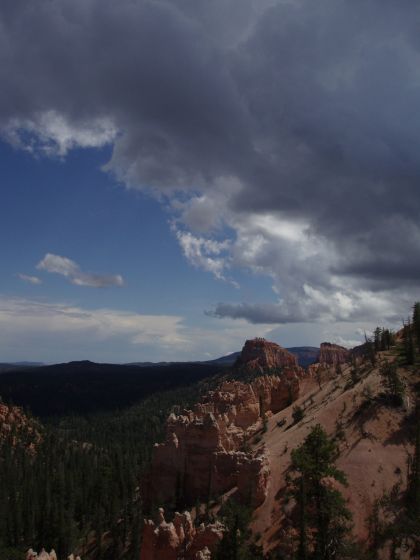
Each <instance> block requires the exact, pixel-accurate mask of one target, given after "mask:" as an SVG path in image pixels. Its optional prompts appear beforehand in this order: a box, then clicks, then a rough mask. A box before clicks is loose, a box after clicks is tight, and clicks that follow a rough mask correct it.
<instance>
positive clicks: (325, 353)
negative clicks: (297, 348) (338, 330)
mask: <svg viewBox="0 0 420 560" xmlns="http://www.w3.org/2000/svg"><path fill="white" fill-rule="evenodd" d="M350 355H351V353H350V350H347V348H344V347H343V346H338V344H331V343H330V342H323V343H322V344H321V346H320V349H319V355H318V360H317V362H318V363H320V364H322V365H326V366H336V365H337V364H344V363H346V362H348V361H349V359H350Z"/></svg>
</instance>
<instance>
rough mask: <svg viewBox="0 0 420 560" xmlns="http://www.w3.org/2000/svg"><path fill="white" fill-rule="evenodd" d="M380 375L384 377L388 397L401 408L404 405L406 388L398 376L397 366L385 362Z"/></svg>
mask: <svg viewBox="0 0 420 560" xmlns="http://www.w3.org/2000/svg"><path fill="white" fill-rule="evenodd" d="M380 374H381V375H382V377H383V379H384V383H385V387H386V396H387V397H388V399H389V400H390V401H391V402H392V403H393V404H395V405H397V406H401V405H402V403H403V398H404V393H405V388H404V384H403V382H402V381H401V379H400V376H399V375H398V370H397V364H396V363H395V362H393V363H390V362H388V361H385V362H383V363H382V364H381V368H380Z"/></svg>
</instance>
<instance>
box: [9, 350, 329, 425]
mask: <svg viewBox="0 0 420 560" xmlns="http://www.w3.org/2000/svg"><path fill="white" fill-rule="evenodd" d="M288 350H289V351H290V352H292V353H293V354H295V355H296V356H297V357H298V360H299V364H300V365H301V366H306V365H309V364H311V363H313V362H314V361H315V360H316V357H317V356H318V353H319V349H318V348H314V347H312V346H299V347H294V348H289V349H288ZM239 354H240V352H233V353H231V354H228V355H227V356H221V357H220V358H216V359H214V360H207V361H203V362H161V363H151V362H139V363H133V364H98V363H95V362H91V361H89V360H84V361H77V362H68V363H63V364H54V365H43V364H40V363H38V362H19V363H16V362H15V363H12V364H7V363H2V364H0V374H1V375H0V396H1V397H2V398H3V400H4V401H5V402H13V403H15V404H17V405H20V406H25V407H29V408H30V409H31V410H32V412H33V413H34V414H36V415H38V416H50V415H57V414H66V413H78V412H79V413H80V412H82V413H87V412H94V411H97V410H112V409H116V408H123V407H125V406H129V405H131V404H134V403H135V402H137V401H139V400H141V399H143V398H145V397H146V396H148V395H151V394H153V393H155V392H157V391H165V390H170V389H175V388H177V387H182V386H186V385H190V384H191V383H194V382H197V381H200V380H201V379H205V378H208V377H212V376H214V375H217V374H218V373H221V371H223V370H224V369H225V368H229V367H230V366H231V365H233V363H234V362H235V360H236V358H237V357H238V355H239Z"/></svg>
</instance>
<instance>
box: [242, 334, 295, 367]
mask: <svg viewBox="0 0 420 560" xmlns="http://www.w3.org/2000/svg"><path fill="white" fill-rule="evenodd" d="M297 365H298V362H297V358H296V356H294V355H293V354H291V353H290V352H288V351H287V350H286V349H285V348H282V347H281V346H279V345H278V344H276V343H275V342H268V341H267V340H265V339H264V338H254V339H253V340H247V341H246V342H245V345H244V347H243V348H242V352H241V354H240V356H239V357H238V359H237V360H236V363H235V366H234V367H235V369H242V370H247V371H249V372H258V373H264V372H268V371H270V370H278V369H283V368H284V367H297Z"/></svg>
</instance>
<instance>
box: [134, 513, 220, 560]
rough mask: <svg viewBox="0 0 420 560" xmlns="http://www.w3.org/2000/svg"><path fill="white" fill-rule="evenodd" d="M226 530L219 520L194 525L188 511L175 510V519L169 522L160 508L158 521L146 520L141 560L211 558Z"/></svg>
mask: <svg viewBox="0 0 420 560" xmlns="http://www.w3.org/2000/svg"><path fill="white" fill-rule="evenodd" d="M223 531H224V528H223V525H221V524H220V523H218V522H216V523H212V524H208V525H204V523H202V524H201V525H200V526H199V527H195V526H194V524H193V522H192V519H191V514H190V513H189V512H188V511H186V512H184V513H178V512H177V513H175V517H174V520H173V521H172V522H170V523H167V522H166V521H165V516H164V510H163V509H160V510H159V519H158V522H157V523H156V524H155V523H154V522H153V521H151V520H150V519H149V520H145V522H144V530H143V544H142V549H141V553H140V560H179V559H180V558H182V559H183V560H208V559H210V558H211V552H213V551H214V550H215V549H216V548H217V546H218V544H219V542H220V541H221V540H222V538H223Z"/></svg>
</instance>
